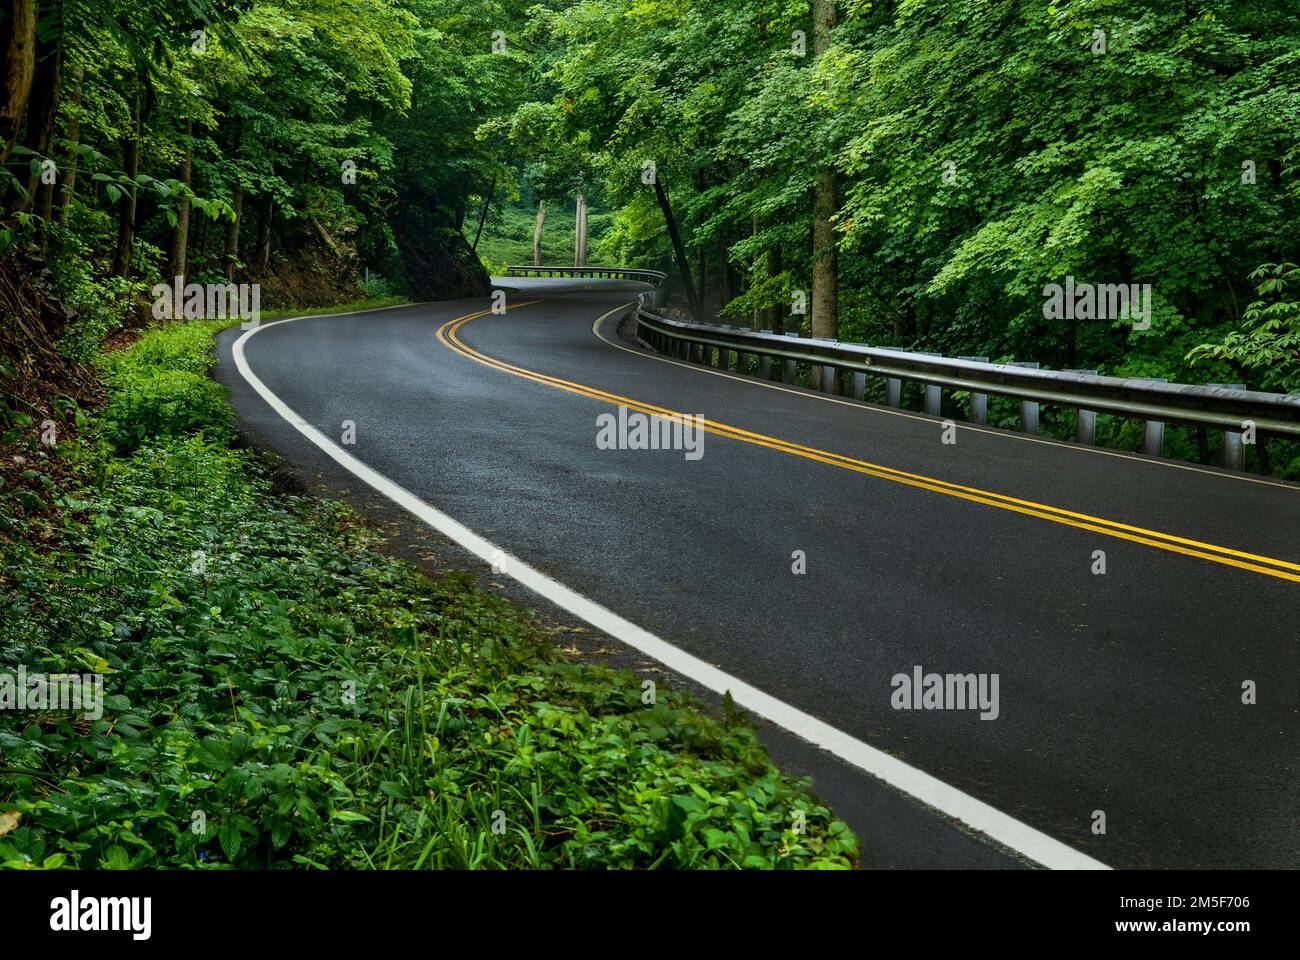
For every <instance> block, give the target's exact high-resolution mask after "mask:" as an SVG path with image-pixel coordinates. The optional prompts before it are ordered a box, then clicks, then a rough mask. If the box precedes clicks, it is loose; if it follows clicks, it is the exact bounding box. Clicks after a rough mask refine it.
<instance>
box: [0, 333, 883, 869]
mask: <svg viewBox="0 0 1300 960" xmlns="http://www.w3.org/2000/svg"><path fill="white" fill-rule="evenodd" d="M221 326H223V323H222V322H215V323H186V324H176V325H172V326H168V327H165V328H162V329H157V330H153V331H150V332H148V333H147V334H145V335H144V336H143V337H142V338H141V339H139V340H138V341H137V342H135V343H134V344H132V345H131V346H130V347H128V348H127V349H125V350H122V351H119V352H115V353H112V354H108V355H106V356H104V357H102V358H101V359H100V361H99V366H100V371H101V377H102V380H103V382H104V384H105V387H106V394H107V400H106V403H105V405H104V406H103V408H102V409H101V410H100V411H98V412H97V413H94V414H91V415H87V414H86V413H85V412H84V411H82V410H80V409H71V410H69V411H66V418H67V420H68V422H69V427H70V429H72V428H73V427H74V426H75V427H76V437H75V439H67V440H65V441H63V442H61V443H59V444H58V445H56V446H54V447H53V448H45V447H41V446H39V445H35V444H33V446H32V447H31V449H30V451H29V455H28V456H26V457H25V458H24V462H22V463H12V464H10V463H6V464H4V465H3V467H2V468H0V476H3V477H4V484H3V487H2V488H0V501H2V507H3V509H0V560H2V561H3V564H2V566H0V570H2V572H0V673H2V672H10V673H13V672H15V671H16V670H17V668H18V667H19V666H20V665H21V666H24V667H26V669H27V670H28V671H29V672H44V673H47V674H53V673H94V674H102V675H103V677H104V693H105V696H104V706H103V712H102V716H100V717H99V718H98V719H87V718H86V717H85V716H84V715H82V714H70V713H68V712H66V711H64V712H60V711H58V710H43V711H24V712H18V711H14V710H0V866H4V867H8V868H33V867H47V868H54V867H82V868H129V867H145V868H204V869H207V868H222V867H241V868H265V867H306V868H312V867H327V868H348V867H352V868H433V867H451V868H465V867H678V868H690V867H755V868H757V867H777V868H794V867H812V868H845V867H849V866H852V865H853V862H854V860H855V857H856V852H857V841H856V839H855V838H854V837H853V835H852V834H851V832H850V831H849V829H848V827H847V826H846V825H845V824H844V823H843V822H841V821H839V820H837V819H836V818H835V817H834V816H833V815H832V814H831V813H830V812H829V811H828V810H827V809H826V808H825V807H824V806H823V805H822V804H821V803H820V802H819V801H818V800H817V799H816V798H815V797H814V796H813V795H812V794H811V793H810V792H809V790H808V788H807V785H806V784H804V783H801V782H799V781H796V780H793V779H791V778H790V777H787V776H785V775H783V774H781V773H780V772H779V771H778V770H777V769H775V768H774V767H773V765H772V764H771V762H770V760H769V759H768V757H767V754H766V752H765V750H764V749H763V747H762V746H761V744H760V743H759V742H758V741H757V739H756V738H755V735H754V733H753V731H752V729H751V728H750V727H749V726H747V724H746V723H745V722H744V721H743V719H742V718H740V717H738V716H737V715H736V714H735V713H734V711H731V710H729V709H728V710H726V711H724V715H723V716H722V717H714V716H711V715H709V714H708V713H707V712H706V711H705V710H703V709H702V708H701V706H700V705H699V704H698V703H695V702H693V701H692V700H691V699H690V698H689V697H687V696H684V695H682V694H680V693H676V692H670V691H666V690H664V689H662V688H661V689H659V690H658V691H657V695H656V697H655V698H654V699H655V702H654V703H646V702H644V700H645V699H646V696H645V691H644V690H643V686H642V680H641V678H639V677H636V676H634V675H632V674H630V673H626V672H617V671H613V670H610V669H608V668H606V667H603V666H601V665H596V664H589V663H581V662H576V661H574V660H571V659H569V658H567V657H566V656H565V655H563V654H562V653H561V652H560V651H559V650H558V648H557V647H556V645H554V644H552V643H551V642H550V640H549V639H548V637H547V635H546V632H545V630H544V629H543V628H542V627H541V626H540V625H539V622H538V621H537V619H536V618H535V617H534V616H533V615H532V614H530V613H529V612H527V611H524V610H521V609H519V608H517V607H515V606H513V605H511V604H509V603H508V602H506V601H505V600H504V599H502V598H500V597H499V596H496V595H494V594H490V593H486V592H483V591H480V590H478V589H476V588H475V586H474V585H473V583H472V581H471V578H469V577H468V576H467V575H454V576H450V577H447V578H445V579H442V580H439V581H436V582H434V581H431V580H429V579H427V578H426V577H425V576H424V575H423V574H422V573H420V572H419V571H418V570H417V569H415V568H414V567H412V566H409V565H407V564H405V563H403V562H400V561H397V560H394V559H392V558H390V557H388V556H386V555H384V554H383V553H382V552H380V550H379V549H378V547H379V544H378V542H377V537H376V535H375V534H374V533H373V532H372V531H371V530H370V529H369V528H368V527H367V526H366V525H365V524H364V523H363V522H362V521H361V520H360V518H358V517H357V516H356V515H354V514H352V513H351V512H350V511H349V510H348V509H346V508H345V507H344V506H342V505H340V504H337V503H332V502H328V501H321V500H316V499H309V498H301V497H292V496H289V497H286V496H280V495H277V494H276V493H274V492H273V489H272V477H271V472H270V470H269V469H268V467H267V466H266V464H265V463H264V462H263V461H262V460H260V459H259V457H258V456H257V455H256V454H255V453H253V452H251V451H249V450H247V449H244V448H241V447H240V446H239V444H238V441H237V440H236V437H235V433H234V430H233V418H232V413H231V410H230V408H229V406H228V405H227V404H226V402H225V399H224V397H223V396H222V394H221V391H220V388H218V387H217V386H216V385H215V384H213V383H212V382H211V381H210V380H208V379H207V377H206V375H205V374H206V370H207V367H208V365H209V363H210V357H211V344H212V337H213V335H214V334H215V332H216V331H217V330H218V329H219V328H220V327H221ZM74 422H75V423H74ZM8 439H9V441H10V442H11V443H12V441H13V439H14V438H13V437H12V436H11V437H10V438H8ZM52 478H53V479H52Z"/></svg>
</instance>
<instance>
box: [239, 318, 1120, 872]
mask: <svg viewBox="0 0 1300 960" xmlns="http://www.w3.org/2000/svg"><path fill="white" fill-rule="evenodd" d="M381 309H389V308H381ZM623 309H626V305H624V306H619V307H615V308H614V310H611V311H610V312H609V313H607V314H605V316H604V317H601V321H603V320H604V319H605V318H606V317H609V316H612V315H613V314H614V313H615V312H617V311H618V310H623ZM357 312H358V313H364V312H369V311H357ZM349 315H350V314H345V313H335V314H323V315H322V316H333V317H342V316H349ZM302 319H305V318H303V317H288V318H286V319H283V320H276V321H273V322H271V323H266V324H261V325H259V326H257V327H255V328H253V329H251V330H248V331H246V332H245V333H244V335H243V336H241V337H240V338H239V339H238V340H236V341H235V342H234V343H233V344H232V345H231V348H230V349H231V355H232V356H233V357H234V361H235V367H236V369H237V370H238V371H239V373H240V376H242V377H243V378H244V380H245V381H247V383H248V385H249V386H251V387H252V388H253V389H254V390H256V391H257V393H258V395H259V396H260V397H261V398H262V399H263V400H265V401H266V403H267V404H268V405H269V406H270V407H271V409H273V410H274V411H275V412H276V413H278V414H279V415H280V416H281V417H283V418H284V419H285V420H286V421H288V423H289V424H290V425H292V426H293V427H294V428H296V429H297V430H298V432H299V433H301V434H302V435H303V436H304V437H306V438H307V439H308V440H310V441H311V442H312V443H314V444H315V445H316V446H317V447H319V448H320V449H321V450H322V451H324V452H325V453H326V454H328V455H329V456H330V458H331V459H333V460H334V461H335V462H336V463H338V464H339V465H340V466H341V467H343V468H344V469H345V470H347V471H348V472H349V473H351V474H352V475H353V476H355V477H357V478H358V479H360V480H363V481H364V482H365V483H367V484H369V485H370V486H371V487H373V488H374V489H375V490H378V491H379V492H380V493H382V494H383V495H384V496H386V497H387V498H388V499H389V500H391V501H393V503H395V504H397V505H398V506H399V507H401V508H402V509H404V510H406V511H407V512H408V513H410V514H412V515H413V516H415V517H417V518H419V519H420V520H422V521H423V522H424V523H426V524H428V525H429V526H430V527H432V528H433V529H435V530H437V531H438V532H439V533H441V534H443V535H444V536H446V537H448V538H450V539H451V540H454V541H455V542H456V543H458V544H459V545H460V546H461V547H463V548H465V549H466V550H468V551H469V552H470V553H473V554H474V555H475V556H477V557H479V558H480V559H482V560H484V561H487V562H489V563H492V564H493V565H494V567H495V569H497V570H500V571H501V572H502V573H503V574H505V575H506V576H509V577H511V578H512V579H514V580H516V581H517V582H519V583H520V584H522V585H523V586H525V587H527V588H528V589H529V590H531V591H533V592H534V593H536V594H538V595H539V596H542V597H544V598H546V599H547V600H549V601H551V602H552V603H554V604H555V605H556V606H558V607H560V608H561V609H564V610H567V611H568V612H569V613H571V614H573V615H574V616H576V617H579V618H580V619H582V620H585V621H586V622H587V623H590V624H591V625H592V626H593V627H595V628H596V629H598V630H601V631H603V632H605V633H607V634H609V635H610V636H612V637H614V638H616V639H617V640H619V641H621V642H622V643H625V644H627V645H628V646H630V647H633V648H635V649H637V650H640V651H641V652H642V653H644V654H646V655H647V656H650V657H653V658H654V659H655V660H658V661H659V662H660V663H662V664H663V665H664V666H666V667H668V668H669V669H670V670H672V671H675V672H676V673H679V674H681V675H683V676H686V677H689V678H690V679H691V680H693V681H694V682H696V683H698V684H700V685H701V686H703V687H705V688H707V689H709V690H712V691H713V692H714V693H717V694H723V693H727V692H730V693H731V697H732V700H734V701H735V702H736V703H738V704H740V705H741V706H742V707H744V708H745V709H746V710H749V711H750V712H752V713H754V714H757V715H758V716H760V717H762V718H764V719H765V720H768V721H769V722H771V723H774V724H776V725H777V726H780V727H782V728H784V729H785V730H788V731H789V732H790V733H793V734H794V735H795V736H797V737H800V738H801V739H803V740H806V741H808V742H809V743H811V744H814V745H815V746H818V747H820V748H822V749H823V750H827V751H829V752H830V753H833V754H834V755H835V756H837V757H839V758H840V759H841V760H843V761H845V762H846V763H849V764H852V765H853V766H855V767H857V768H858V769H860V770H863V771H865V772H866V773H868V774H870V775H872V776H873V777H876V778H878V779H880V780H883V781H884V782H885V783H888V784H889V785H890V786H892V787H894V788H895V789H897V790H901V791H902V792H903V793H906V794H908V795H910V796H912V797H914V798H915V799H917V800H919V801H921V802H922V803H924V804H926V805H927V806H930V807H933V808H934V809H936V810H939V811H940V812H942V813H944V814H946V815H948V816H949V817H952V818H954V819H956V820H960V821H962V822H963V823H965V824H967V825H968V826H970V827H971V828H972V829H974V830H977V831H979V832H980V833H983V834H985V835H986V836H988V837H990V838H991V839H993V840H995V841H997V842H998V843H1001V844H1002V845H1004V846H1006V847H1009V848H1011V849H1012V850H1014V851H1016V852H1017V853H1019V854H1021V855H1022V856H1025V857H1028V858H1029V859H1030V860H1033V861H1035V862H1036V863H1039V864H1041V865H1043V866H1045V867H1050V868H1052V869H1055V870H1109V869H1110V868H1109V867H1108V866H1106V865H1105V864H1104V863H1101V862H1100V861H1098V860H1094V859H1093V858H1092V857H1089V856H1087V855H1086V854H1083V853H1080V852H1079V851H1078V850H1075V849H1074V848H1073V847H1070V846H1068V845H1067V844H1064V843H1061V842H1060V841H1059V840H1056V839H1054V838H1053V837H1050V836H1048V835H1047V834H1045V833H1043V832H1041V831H1039V830H1036V829H1034V828H1033V827H1031V826H1029V825H1028V824H1025V823H1022V822H1020V821H1019V820H1017V819H1015V818H1014V817H1011V816H1008V815H1007V814H1005V813H1002V812H1001V811H1000V810H997V809H995V808H994V807H991V806H989V805H988V804H987V803H985V802H983V801H982V800H977V799H976V798H975V797H972V796H971V795H970V794H968V793H965V792H963V791H961V790H958V789H957V788H956V787H952V786H949V785H948V784H946V783H944V782H943V781H942V780H939V779H938V778H936V777H932V776H931V775H930V774H928V773H925V772H924V771H921V770H918V769H917V768H915V767H913V766H910V765H909V764H906V763H904V762H903V761H902V760H899V759H897V758H895V757H891V756H890V755H889V754H887V753H884V752H883V751H881V750H877V749H876V748H875V747H872V746H869V745H868V744H866V743H864V742H862V741H861V740H858V739H857V738H856V737H852V736H850V735H849V734H847V733H844V732H843V731H841V730H838V729H836V728H835V727H832V726H831V725H830V724H828V723H825V722H823V721H821V720H818V719H817V718H816V717H814V716H812V715H811V714H807V713H804V712H803V711H802V710H799V709H798V708H796V707H792V706H791V705H790V704H788V703H785V702H783V701H781V700H778V699H777V698H776V697H773V696H770V695H769V694H766V693H764V692H763V691H762V690H759V689H758V688H757V687H753V686H751V685H749V684H748V683H745V682H744V681H743V680H740V679H738V678H737V677H733V676H732V675H731V674H729V673H726V672H725V671H723V670H720V669H719V668H717V667H715V666H713V665H712V664H709V663H706V662H704V661H703V660H701V659H699V658H698V657H695V656H692V655H691V654H689V653H687V652H685V651H684V650H679V649H678V648H677V647H674V646H673V645H672V644H670V643H669V642H668V641H666V640H663V639H660V638H659V637H657V636H655V635H654V634H652V633H650V632H649V631H647V630H644V629H642V628H641V627H638V626H637V625H636V624H634V623H632V622H630V621H628V620H625V619H623V618H622V617H620V616H619V615H618V614H616V613H614V612H613V611H612V610H609V609H606V608H605V607H603V606H601V605H600V604H598V603H596V602H595V601H594V600H589V599H588V598H586V597H584V596H582V594H580V593H578V592H576V591H575V590H572V589H570V588H569V587H566V586H565V585H564V584H562V583H560V582H558V581H557V580H553V579H551V578H550V577H548V576H546V574H544V573H542V572H541V571H539V570H536V569H534V568H533V567H531V566H529V565H528V564H526V563H524V562H523V561H522V560H520V559H519V558H517V557H515V556H512V555H510V554H508V553H506V552H505V551H504V550H502V549H500V548H499V547H497V546H496V545H495V544H493V543H492V542H490V541H488V540H485V539H484V538H483V537H480V536H479V535H478V534H476V533H474V532H473V531H472V530H470V529H469V528H468V527H466V526H464V525H463V524H461V523H460V522H458V521H457V520H454V519H453V518H451V517H449V516H448V515H447V514H445V513H443V512H442V511H440V510H437V509H436V508H434V507H432V506H430V505H429V504H427V503H425V502H424V501H423V500H421V499H420V498H419V497H417V496H415V494H413V493H411V492H410V491H409V490H407V489H405V488H404V487H402V486H400V485H398V484H397V483H394V482H393V481H392V480H390V479H389V478H388V477H386V476H384V475H383V474H382V473H379V472H378V471H377V470H374V469H372V468H371V467H369V466H367V465H366V464H364V463H362V462H361V461H360V460H358V459H357V458H356V457H354V456H352V455H351V454H350V453H348V452H347V451H345V450H344V449H343V448H342V447H340V446H338V445H337V444H335V443H334V442H333V441H332V440H330V439H329V438H328V437H326V436H325V435H324V434H323V433H321V432H320V431H319V430H317V429H316V428H315V427H313V426H312V425H311V424H310V423H308V422H307V421H306V420H304V419H303V418H302V417H301V416H300V415H299V414H298V413H296V412H295V411H294V410H293V409H292V408H291V407H290V406H289V405H288V404H286V403H285V402H284V401H283V400H281V399H280V398H279V397H278V396H276V395H275V394H274V393H272V392H271V390H270V389H269V388H268V387H267V386H266V384H264V383H263V382H262V381H261V380H260V379H259V378H258V376H257V374H255V373H253V371H252V368H251V367H249V365H248V359H247V358H246V357H245V355H244V344H245V343H246V342H247V341H248V339H249V338H250V337H252V336H254V335H255V334H257V333H260V332H261V331H263V330H266V329H268V328H270V327H274V326H278V325H279V324H282V323H291V322H293V321H294V320H302ZM598 322H600V321H598Z"/></svg>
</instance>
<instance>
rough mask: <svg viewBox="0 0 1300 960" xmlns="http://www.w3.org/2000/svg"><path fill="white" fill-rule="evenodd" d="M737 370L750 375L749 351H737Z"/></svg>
mask: <svg viewBox="0 0 1300 960" xmlns="http://www.w3.org/2000/svg"><path fill="white" fill-rule="evenodd" d="M736 372H737V373H742V374H744V375H745V376H749V351H748V350H737V351H736Z"/></svg>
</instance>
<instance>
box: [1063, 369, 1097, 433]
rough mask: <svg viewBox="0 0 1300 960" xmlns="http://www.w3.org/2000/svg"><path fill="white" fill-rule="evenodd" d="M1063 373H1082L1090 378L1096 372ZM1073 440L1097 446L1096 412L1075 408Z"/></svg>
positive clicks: (1064, 371) (1070, 371) (1066, 371)
mask: <svg viewBox="0 0 1300 960" xmlns="http://www.w3.org/2000/svg"><path fill="white" fill-rule="evenodd" d="M1062 372H1063V373H1084V374H1087V375H1088V376H1090V377H1095V376H1096V375H1097V371H1096V370H1063V371H1062ZM1074 419H1075V427H1074V439H1075V441H1076V442H1077V443H1082V444H1084V445H1085V446H1089V447H1094V446H1096V445H1097V411H1096V410H1085V409H1084V408H1083V407H1076V408H1075V411H1074Z"/></svg>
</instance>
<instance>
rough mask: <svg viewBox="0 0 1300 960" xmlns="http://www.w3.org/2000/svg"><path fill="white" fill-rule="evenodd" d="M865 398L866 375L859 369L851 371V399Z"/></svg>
mask: <svg viewBox="0 0 1300 960" xmlns="http://www.w3.org/2000/svg"><path fill="white" fill-rule="evenodd" d="M866 398H867V375H866V374H865V373H862V372H861V371H857V370H855V371H854V372H853V399H854V400H865V399H866Z"/></svg>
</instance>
